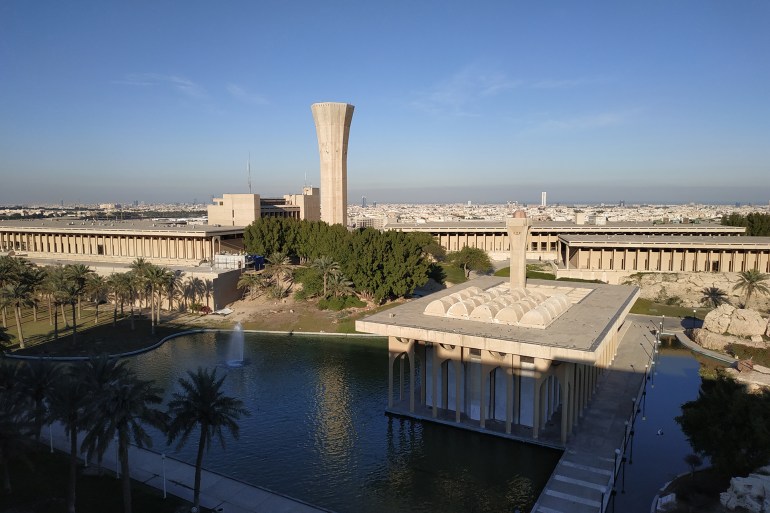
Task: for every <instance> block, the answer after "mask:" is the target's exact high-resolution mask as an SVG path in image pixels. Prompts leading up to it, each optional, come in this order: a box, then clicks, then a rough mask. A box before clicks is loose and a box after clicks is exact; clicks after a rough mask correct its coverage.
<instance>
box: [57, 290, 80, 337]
mask: <svg viewBox="0 0 770 513" xmlns="http://www.w3.org/2000/svg"><path fill="white" fill-rule="evenodd" d="M82 293H83V286H81V285H80V283H79V282H78V281H76V280H65V281H64V283H62V288H61V289H59V291H58V296H59V300H60V301H61V304H62V305H70V307H71V308H72V343H73V344H74V343H75V342H76V341H77V334H78V324H77V320H76V319H75V314H76V313H77V310H76V309H75V306H77V304H78V302H79V301H80V295H81V294H82Z"/></svg>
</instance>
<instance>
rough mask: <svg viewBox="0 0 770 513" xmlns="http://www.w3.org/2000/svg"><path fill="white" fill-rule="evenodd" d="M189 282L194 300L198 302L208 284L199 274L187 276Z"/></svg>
mask: <svg viewBox="0 0 770 513" xmlns="http://www.w3.org/2000/svg"><path fill="white" fill-rule="evenodd" d="M187 283H188V285H189V287H190V294H191V296H192V302H193V303H197V302H198V298H199V297H203V294H204V293H205V292H206V285H205V284H204V283H203V280H202V279H200V278H198V277H197V276H190V277H188V278H187Z"/></svg>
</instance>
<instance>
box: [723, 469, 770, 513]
mask: <svg viewBox="0 0 770 513" xmlns="http://www.w3.org/2000/svg"><path fill="white" fill-rule="evenodd" d="M769 473H770V467H762V468H761V469H759V471H758V473H756V474H749V477H734V478H732V479H730V488H728V489H727V491H726V492H723V493H721V494H719V501H720V502H721V503H722V505H723V506H724V507H726V508H727V509H729V510H730V511H732V510H734V509H736V508H744V509H745V510H746V511H751V512H755V513H761V512H765V511H770V476H769V475H768V474H769Z"/></svg>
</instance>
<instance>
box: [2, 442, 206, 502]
mask: <svg viewBox="0 0 770 513" xmlns="http://www.w3.org/2000/svg"><path fill="white" fill-rule="evenodd" d="M9 470H10V475H11V483H12V486H13V493H11V494H10V495H0V504H2V505H3V506H2V508H0V510H1V511H14V512H27V511H29V512H33V511H34V512H35V513H59V512H61V511H65V510H66V504H67V480H68V479H69V457H68V455H65V454H64V453H61V452H58V451H56V452H54V453H53V454H50V453H49V452H48V451H47V450H43V451H41V452H36V451H34V450H33V451H32V453H31V454H30V455H29V462H28V464H25V463H22V462H21V461H20V460H12V462H11V464H10V469H9ZM120 483H121V482H120V480H119V479H116V478H115V475H114V474H111V473H109V471H107V472H106V473H105V475H103V476H83V475H79V476H78V480H77V488H76V492H75V497H76V499H75V507H76V510H77V512H78V513H105V512H121V511H123V492H122V489H121V484H120ZM132 485H133V487H132V490H131V502H132V506H133V510H134V511H135V512H141V513H177V512H183V511H184V512H187V511H190V507H191V506H192V505H191V504H190V503H189V502H187V501H184V500H182V499H180V498H178V497H174V496H173V495H169V496H168V498H166V499H164V498H163V494H162V492H161V491H160V490H156V489H155V488H151V487H149V486H146V485H144V484H142V483H139V482H136V481H133V482H132Z"/></svg>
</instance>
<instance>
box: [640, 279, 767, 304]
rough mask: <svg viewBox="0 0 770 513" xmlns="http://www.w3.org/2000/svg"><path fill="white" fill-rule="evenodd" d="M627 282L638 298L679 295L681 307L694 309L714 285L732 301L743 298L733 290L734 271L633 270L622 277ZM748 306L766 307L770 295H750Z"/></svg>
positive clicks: (664, 298) (739, 292) (740, 301)
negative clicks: (637, 287) (636, 289)
mask: <svg viewBox="0 0 770 513" xmlns="http://www.w3.org/2000/svg"><path fill="white" fill-rule="evenodd" d="M625 281H627V282H628V283H633V284H634V285H638V286H640V287H641V289H642V292H641V297H643V298H644V299H650V300H653V301H656V300H663V301H662V302H665V300H666V299H669V298H679V299H680V300H681V302H682V303H681V304H682V306H686V307H688V308H697V307H701V306H703V305H702V303H701V299H702V297H703V289H705V288H709V287H716V288H718V289H721V290H723V291H724V292H725V294H726V295H727V296H726V299H727V300H728V301H729V302H730V303H732V304H734V305H739V304H742V303H743V301H744V300H745V298H746V295H745V293H744V292H742V291H740V290H733V288H734V287H735V285H736V284H737V283H738V281H739V274H738V273H707V272H698V273H657V272H650V273H637V274H634V275H631V276H629V277H628V278H626V280H625ZM748 306H750V307H751V308H753V309H755V310H759V311H767V310H770V296H763V295H761V294H754V295H753V296H752V297H751V304H750V305H748Z"/></svg>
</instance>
